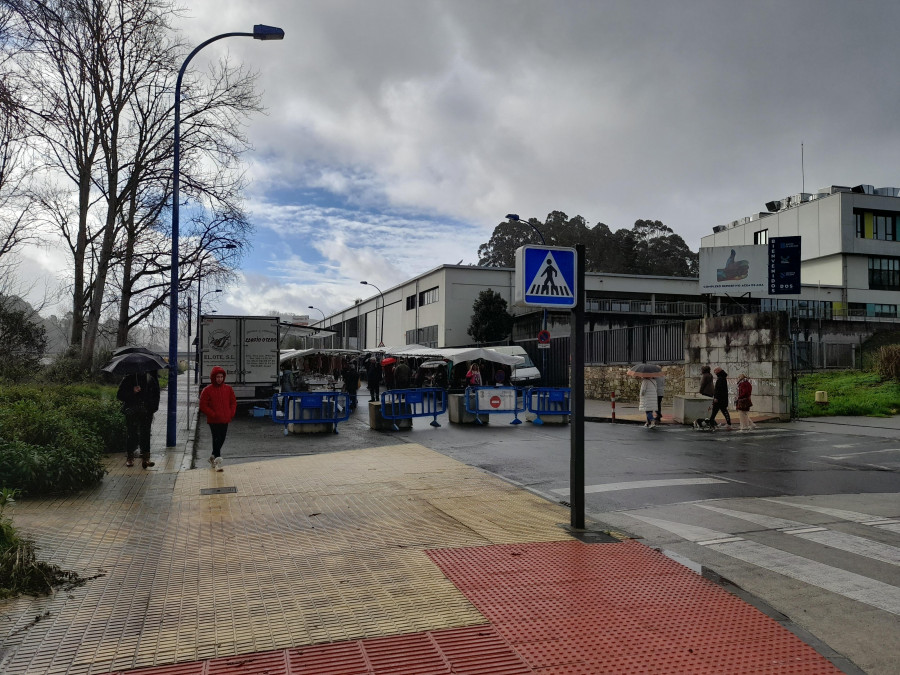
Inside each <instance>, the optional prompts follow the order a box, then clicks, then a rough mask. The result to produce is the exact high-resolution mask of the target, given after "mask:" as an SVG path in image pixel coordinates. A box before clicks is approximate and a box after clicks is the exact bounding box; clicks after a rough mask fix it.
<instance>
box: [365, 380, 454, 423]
mask: <svg viewBox="0 0 900 675" xmlns="http://www.w3.org/2000/svg"><path fill="white" fill-rule="evenodd" d="M445 412H447V392H446V391H444V390H443V389H440V388H436V387H435V388H431V387H427V388H425V389H391V390H390V391H386V392H384V393H383V394H381V416H382V417H383V418H384V419H386V420H407V419H412V418H413V417H434V419H433V420H431V426H433V427H439V426H441V425H440V423H439V422H438V421H437V416H438V415H443V414H444V413H445ZM399 430H400V429H399V427H398V426H397V425H396V423H395V424H394V431H399Z"/></svg>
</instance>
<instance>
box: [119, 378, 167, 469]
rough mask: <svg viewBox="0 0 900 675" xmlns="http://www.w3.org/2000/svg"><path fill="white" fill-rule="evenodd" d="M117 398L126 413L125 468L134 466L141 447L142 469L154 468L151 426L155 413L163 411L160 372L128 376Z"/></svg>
mask: <svg viewBox="0 0 900 675" xmlns="http://www.w3.org/2000/svg"><path fill="white" fill-rule="evenodd" d="M116 398H117V399H119V400H120V401H121V402H122V412H123V413H125V466H134V451H135V449H136V448H138V447H140V450H141V466H143V467H144V468H145V469H147V468H149V467H151V466H154V465H155V464H156V462H153V461H151V460H150V427H151V426H152V425H153V413H155V412H156V411H157V410H159V380H158V379H157V378H156V373H153V372H150V373H134V374H131V375H126V376H125V379H123V380H122V382H121V383H120V384H119V390H118V392H116Z"/></svg>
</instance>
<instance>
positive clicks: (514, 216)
mask: <svg viewBox="0 0 900 675" xmlns="http://www.w3.org/2000/svg"><path fill="white" fill-rule="evenodd" d="M506 219H507V220H508V221H510V222H513V223H524V224H525V225H530V226H531V229H532V230H534V231H535V232H537V236H539V237H540V238H541V244H542V245H544V246H546V245H547V242H546V241H544V235H543V234H542V233H541V231H540V230H539V229H537V227H535V225H534V223H532V222H531V221H530V220H522V219H521V218H519V214H518V213H507V214H506ZM526 283H528V282H526ZM543 329H544V330H547V308H546V307H544V321H543ZM541 377H542V378H547V379H546V380H544V382H545V383H546V384H549V379H550V376H549V374H548V373H547V350H546V349H542V350H541Z"/></svg>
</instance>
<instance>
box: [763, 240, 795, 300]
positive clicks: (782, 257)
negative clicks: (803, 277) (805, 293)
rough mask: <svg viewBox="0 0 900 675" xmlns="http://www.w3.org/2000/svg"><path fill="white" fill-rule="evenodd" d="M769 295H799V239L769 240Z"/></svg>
mask: <svg viewBox="0 0 900 675" xmlns="http://www.w3.org/2000/svg"><path fill="white" fill-rule="evenodd" d="M769 295H800V237H772V238H771V239H769Z"/></svg>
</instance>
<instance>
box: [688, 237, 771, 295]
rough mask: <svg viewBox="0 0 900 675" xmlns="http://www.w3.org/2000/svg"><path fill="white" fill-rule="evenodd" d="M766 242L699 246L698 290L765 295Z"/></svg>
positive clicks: (766, 273) (720, 293)
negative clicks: (749, 244)
mask: <svg viewBox="0 0 900 675" xmlns="http://www.w3.org/2000/svg"><path fill="white" fill-rule="evenodd" d="M768 257H769V256H768V249H767V248H766V247H765V246H714V247H711V248H701V249H700V290H701V291H702V292H703V293H712V294H713V295H725V294H726V293H729V294H738V295H741V294H744V293H752V294H753V295H768V281H769V274H768V264H769V261H768Z"/></svg>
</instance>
